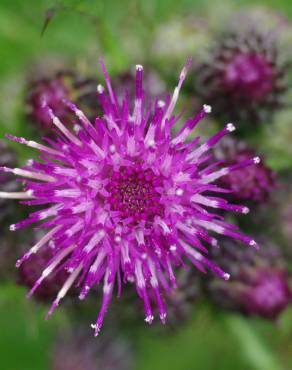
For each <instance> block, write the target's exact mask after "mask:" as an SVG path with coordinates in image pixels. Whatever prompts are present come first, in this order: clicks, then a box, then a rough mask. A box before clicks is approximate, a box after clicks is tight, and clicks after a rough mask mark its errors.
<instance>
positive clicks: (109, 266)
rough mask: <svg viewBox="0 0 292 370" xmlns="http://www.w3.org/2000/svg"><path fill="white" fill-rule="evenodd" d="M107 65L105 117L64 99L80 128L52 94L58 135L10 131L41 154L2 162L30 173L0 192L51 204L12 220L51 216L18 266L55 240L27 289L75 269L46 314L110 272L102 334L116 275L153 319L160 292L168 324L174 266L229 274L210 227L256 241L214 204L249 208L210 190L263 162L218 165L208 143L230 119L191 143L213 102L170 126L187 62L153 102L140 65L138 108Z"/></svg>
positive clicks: (83, 294) (85, 291)
mask: <svg viewBox="0 0 292 370" xmlns="http://www.w3.org/2000/svg"><path fill="white" fill-rule="evenodd" d="M101 66H102V69H103V73H104V76H105V81H106V85H107V89H108V96H107V95H106V94H105V90H104V88H103V87H102V86H101V85H99V86H98V89H97V90H98V93H99V100H100V103H101V105H102V108H103V116H102V117H98V118H96V120H95V124H92V123H91V122H90V121H89V120H88V119H87V118H86V116H85V115H84V113H83V112H82V111H81V110H79V109H78V108H77V107H76V106H75V105H74V104H73V103H71V102H68V101H64V104H66V106H67V107H68V108H69V109H70V110H72V112H74V113H75V115H76V117H77V118H78V119H79V121H80V125H81V126H77V125H75V127H74V128H75V134H73V133H72V132H71V131H70V130H68V129H67V128H66V126H65V125H63V123H62V122H61V121H60V119H59V118H58V117H57V116H56V115H55V114H54V112H53V110H52V109H51V108H50V107H49V106H48V105H47V104H46V102H44V104H43V107H44V110H45V111H46V112H47V114H48V115H49V116H50V117H51V119H52V122H53V124H54V125H55V126H56V127H57V128H58V130H59V131H60V134H59V137H57V139H56V140H53V139H48V140H47V142H48V143H49V144H50V146H47V145H42V144H38V143H36V142H34V141H28V140H26V139H24V138H17V137H14V136H11V135H9V136H8V138H10V139H11V140H14V141H16V142H19V143H21V144H25V145H28V146H30V147H33V148H36V149H38V150H39V151H40V152H41V153H42V157H41V158H42V162H39V161H30V162H29V163H28V165H27V166H25V167H23V168H21V169H19V168H15V169H11V168H8V167H2V168H1V169H2V171H4V172H5V173H7V172H12V173H14V174H16V175H18V176H21V177H25V178H27V181H26V186H25V191H24V192H20V193H15V192H14V193H8V192H0V196H1V197H6V198H16V199H17V198H20V199H23V200H24V203H25V204H27V205H45V204H47V205H48V206H47V207H45V208H44V209H42V210H38V211H36V212H33V213H31V214H30V216H29V218H28V219H26V220H24V221H21V222H18V223H17V224H14V225H11V227H10V228H11V230H18V229H20V228H22V227H25V226H28V225H30V224H33V223H35V222H39V221H43V223H42V225H41V227H42V228H43V229H48V231H47V234H45V236H44V237H43V238H42V239H41V240H40V241H39V242H38V243H37V244H36V245H34V246H33V247H32V248H31V249H30V250H29V251H28V252H27V253H26V254H25V255H24V256H23V257H22V258H21V259H20V260H18V261H17V266H18V267H19V266H21V265H22V263H25V261H27V260H28V259H29V258H31V256H32V255H33V254H34V253H37V252H39V251H40V250H41V249H42V248H46V245H47V243H53V244H54V246H55V247H54V248H53V249H52V252H53V256H52V258H51V260H50V261H49V262H48V264H47V266H46V268H45V269H44V271H43V273H42V274H41V276H40V277H39V279H38V280H37V281H36V283H35V285H34V286H33V288H32V289H31V291H30V293H29V296H31V295H32V294H33V293H34V292H35V291H36V290H37V289H38V288H39V286H40V285H41V284H42V283H43V281H44V280H45V279H46V278H47V277H48V276H49V275H50V274H51V273H52V272H53V271H54V270H55V269H58V270H65V271H67V272H68V273H69V276H68V278H67V280H66V281H65V283H64V285H63V287H62V288H61V289H60V291H59V293H58V295H57V297H56V299H55V300H54V302H53V304H52V306H51V308H50V310H49V312H48V315H47V316H50V315H51V313H52V312H53V311H54V309H55V308H56V307H57V306H58V305H59V303H60V301H61V299H62V298H63V297H64V296H65V295H66V293H67V292H68V290H69V289H70V287H71V286H72V285H73V284H74V283H75V284H77V285H78V286H79V287H80V295H79V298H80V299H85V297H86V296H87V295H88V293H89V291H90V289H91V288H92V287H93V286H94V285H97V284H99V283H101V281H102V280H103V301H102V304H101V309H100V311H99V314H98V317H97V321H96V323H95V324H94V325H92V326H93V328H94V329H95V335H98V333H99V330H100V328H101V326H102V323H103V319H104V315H105V313H106V311H107V307H108V305H109V302H110V300H111V297H112V294H113V290H114V286H115V285H116V284H117V286H118V294H120V293H121V286H122V282H123V283H127V282H128V283H131V284H134V285H135V287H136V290H137V293H138V295H139V297H140V298H141V299H142V300H143V302H144V310H145V315H146V318H145V321H146V322H148V323H151V322H152V320H153V318H154V317H153V310H152V306H151V304H150V300H149V295H150V294H153V295H154V296H155V299H156V305H157V308H158V311H159V317H160V320H161V321H162V322H163V323H164V322H165V319H166V308H165V305H164V302H163V299H162V295H161V293H162V290H163V291H165V292H166V293H167V292H170V290H171V288H175V287H176V278H175V273H174V268H176V267H179V266H181V265H182V264H183V263H184V262H183V260H184V259H187V260H188V261H189V263H191V264H193V265H194V266H195V267H196V268H197V269H199V270H200V271H202V272H205V271H206V269H210V270H212V271H214V272H215V273H216V274H217V275H218V276H219V277H220V278H222V279H225V280H227V279H228V278H229V274H228V273H226V272H224V271H223V270H222V269H221V268H220V267H219V266H217V265H216V264H215V263H214V262H212V261H211V260H210V259H209V258H208V257H207V256H206V254H207V253H208V249H207V246H208V245H210V246H211V248H215V247H216V245H217V240H216V238H215V237H214V236H213V235H211V234H213V233H217V234H219V235H225V236H228V237H231V238H235V239H238V240H241V241H242V242H244V243H246V244H247V245H248V246H253V247H256V246H257V244H256V242H255V241H254V240H253V239H252V238H250V237H248V236H245V235H242V234H241V233H240V232H239V231H238V230H237V228H236V227H235V226H234V225H231V224H229V223H227V222H225V221H224V219H223V218H222V217H221V216H218V215H216V214H215V213H211V212H209V208H211V209H212V208H214V209H215V210H216V209H224V210H229V211H235V212H239V213H244V214H245V213H247V212H248V209H247V207H244V206H240V205H233V204H229V203H228V202H227V201H226V200H224V199H223V198H221V197H220V196H217V197H214V196H211V195H210V193H218V194H219V195H220V194H222V193H224V192H225V189H222V188H220V187H219V186H218V185H216V180H218V179H219V178H220V177H222V176H224V175H227V174H228V173H230V172H232V171H234V170H237V169H238V168H243V167H245V166H248V165H251V164H254V163H258V162H259V158H258V157H254V158H249V159H246V160H244V161H242V162H240V163H237V164H235V165H231V166H229V167H223V168H222V167H221V166H220V163H218V162H217V161H216V160H214V161H213V162H212V164H210V158H211V156H212V154H210V155H209V154H208V152H209V151H210V149H212V148H213V146H214V145H215V144H216V143H217V142H218V141H219V140H220V139H221V138H222V137H224V136H225V135H227V134H229V133H230V132H231V131H233V130H234V126H233V125H232V124H231V123H229V124H227V125H226V127H225V128H223V129H222V130H221V131H220V132H218V133H217V134H216V135H214V136H213V137H211V138H210V139H208V140H207V141H206V142H205V143H200V139H199V138H196V139H193V140H191V141H189V142H186V139H187V137H188V135H189V134H190V132H191V131H192V129H193V128H194V127H195V126H196V125H197V124H198V122H199V121H200V120H201V119H202V118H203V117H204V116H205V115H206V114H207V113H209V112H210V111H211V108H210V106H207V105H204V107H203V109H202V111H201V112H200V113H199V114H198V115H197V116H196V117H193V118H190V119H188V120H187V121H186V122H185V123H184V124H183V125H182V126H181V128H180V130H179V131H178V133H177V134H176V135H175V136H174V137H172V135H171V129H172V127H173V126H174V125H175V124H176V123H177V121H178V120H179V119H180V118H181V116H180V115H179V116H176V115H174V114H173V110H174V107H175V104H176V102H177V99H178V95H179V91H180V88H181V86H182V84H183V81H184V79H185V77H186V73H187V70H188V68H189V62H188V63H187V64H186V65H185V67H184V68H183V70H182V72H181V74H180V78H179V82H178V85H177V87H176V88H175V90H174V93H173V95H172V97H171V98H167V100H166V101H161V100H158V101H155V102H154V103H153V104H152V107H150V108H148V107H147V108H146V106H145V101H144V99H145V97H144V92H143V84H142V75H143V67H142V66H140V65H137V66H136V94H135V102H134V109H133V111H131V110H130V108H129V101H128V98H127V93H126V94H125V98H124V99H123V102H122V104H119V103H118V102H117V99H116V95H115V93H114V91H113V89H112V86H111V82H110V78H109V75H108V72H107V70H106V68H105V66H104V64H103V62H101ZM149 117H151V119H149ZM207 162H208V164H207Z"/></svg>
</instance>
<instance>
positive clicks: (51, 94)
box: [26, 70, 100, 133]
mask: <svg viewBox="0 0 292 370" xmlns="http://www.w3.org/2000/svg"><path fill="white" fill-rule="evenodd" d="M96 84H97V81H96V80H95V79H93V78H81V77H80V76H79V75H78V73H77V72H75V71H70V70H59V71H57V72H56V73H53V74H51V75H50V76H46V77H41V78H38V79H35V80H34V81H31V82H30V83H29V85H28V87H27V96H26V108H27V113H28V118H29V119H30V120H31V121H33V122H35V123H36V124H37V125H38V128H39V129H40V130H42V131H43V132H45V133H48V132H49V131H50V130H52V128H53V126H54V125H53V124H52V121H51V118H50V116H49V115H48V114H47V112H46V111H45V110H44V109H43V101H44V100H46V102H47V104H48V105H49V106H50V107H51V108H52V109H53V110H54V113H55V114H56V115H57V116H58V117H59V119H60V120H62V121H63V122H67V123H68V124H71V125H72V121H73V122H74V116H73V115H72V112H71V111H70V109H68V107H67V106H66V105H65V104H64V103H63V99H68V100H72V101H74V102H75V103H76V104H78V105H79V106H81V107H82V108H83V109H84V110H85V112H86V113H87V114H88V115H89V116H90V117H91V116H92V112H95V114H96V113H97V112H98V111H99V112H100V106H99V104H98V101H97V99H96V96H95V95H96V93H95V88H96ZM94 117H95V116H94Z"/></svg>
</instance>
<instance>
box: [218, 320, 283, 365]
mask: <svg viewBox="0 0 292 370" xmlns="http://www.w3.org/2000/svg"><path fill="white" fill-rule="evenodd" d="M224 324H225V325H226V326H227V327H228V330H229V331H230V333H231V335H233V336H234V337H235V338H236V340H237V342H238V344H239V346H240V350H241V353H242V355H243V356H245V358H246V361H248V362H249V363H250V366H252V367H253V368H254V369H255V370H283V367H282V366H281V365H280V364H279V362H278V359H277V358H276V357H275V356H274V354H273V352H271V351H270V348H268V347H266V346H265V344H264V343H263V342H262V341H261V339H260V338H259V336H258V334H257V332H256V331H255V330H254V328H253V327H252V325H251V322H249V321H248V320H246V319H245V318H243V317H240V316H235V315H226V316H225V317H224Z"/></svg>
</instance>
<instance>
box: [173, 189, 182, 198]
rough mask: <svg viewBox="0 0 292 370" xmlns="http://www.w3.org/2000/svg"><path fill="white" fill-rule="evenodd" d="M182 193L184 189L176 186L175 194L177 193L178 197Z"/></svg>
mask: <svg viewBox="0 0 292 370" xmlns="http://www.w3.org/2000/svg"><path fill="white" fill-rule="evenodd" d="M183 193H184V191H183V189H181V188H178V189H176V191H175V194H176V195H178V196H179V197H180V196H182V195H183Z"/></svg>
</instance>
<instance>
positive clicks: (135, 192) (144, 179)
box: [109, 167, 163, 222]
mask: <svg viewBox="0 0 292 370" xmlns="http://www.w3.org/2000/svg"><path fill="white" fill-rule="evenodd" d="M161 185H162V180H161V178H160V177H159V176H156V175H155V174H154V172H153V171H152V170H150V169H148V170H142V169H141V168H136V167H134V168H132V167H124V168H123V167H122V168H120V171H119V172H113V173H112V177H111V182H110V185H109V191H110V193H111V196H110V199H109V202H110V204H111V206H112V209H113V210H115V211H119V212H121V216H122V217H123V218H132V221H133V222H139V221H142V220H145V221H151V220H153V218H154V216H156V215H163V206H162V205H161V204H160V194H159V192H158V191H157V189H158V188H159V187H160V186H161Z"/></svg>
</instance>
